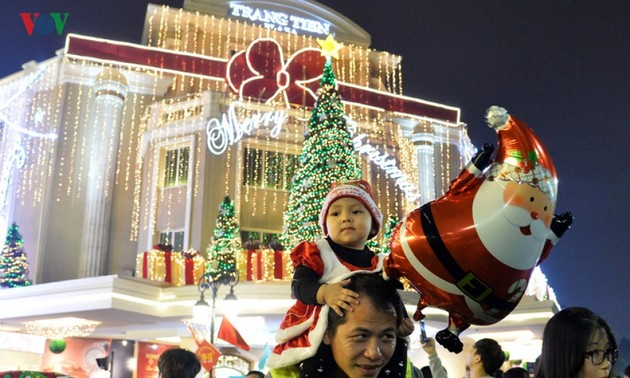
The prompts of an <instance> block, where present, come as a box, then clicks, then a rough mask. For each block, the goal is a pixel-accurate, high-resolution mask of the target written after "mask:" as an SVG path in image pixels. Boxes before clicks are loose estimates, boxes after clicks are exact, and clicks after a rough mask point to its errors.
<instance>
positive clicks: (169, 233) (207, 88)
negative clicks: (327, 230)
mask: <svg viewBox="0 0 630 378" xmlns="http://www.w3.org/2000/svg"><path fill="white" fill-rule="evenodd" d="M328 35H333V36H334V37H335V39H336V40H337V42H339V43H341V44H342V45H343V48H342V49H341V50H340V51H339V59H336V60H334V61H333V70H334V72H335V74H336V75H337V83H338V91H339V93H340V95H341V97H342V99H343V103H344V106H345V111H346V115H347V122H348V125H349V126H350V129H351V131H352V135H353V141H354V145H355V149H356V150H357V154H358V155H359V156H360V158H361V164H362V172H363V177H364V178H365V179H367V180H368V181H369V182H370V183H371V184H372V187H373V188H374V189H375V196H376V199H377V202H378V203H379V206H380V208H381V210H382V211H383V213H384V214H385V216H386V217H387V216H393V217H396V218H400V217H401V216H402V215H404V214H406V213H407V212H408V211H409V210H410V209H412V208H414V207H417V206H418V205H420V204H422V203H425V202H427V201H430V200H432V199H434V198H436V197H438V196H440V195H441V194H443V193H444V192H445V190H446V189H447V188H448V185H449V183H450V181H451V180H452V179H453V178H454V177H456V176H457V174H458V173H459V172H460V170H461V168H462V167H463V165H464V163H465V162H466V161H468V159H469V158H470V157H471V155H472V150H473V148H472V146H471V144H470V141H469V138H468V135H467V130H466V125H465V124H464V123H462V122H461V120H460V110H459V109H458V108H457V107H454V106H450V105H446V104H437V103H433V102H430V101H425V100H422V99H416V98H410V97H407V96H404V94H403V93H404V90H403V89H404V86H403V84H404V81H403V77H402V60H403V59H402V58H403V57H400V56H397V55H394V54H390V53H388V52H385V51H376V50H373V49H371V48H370V36H369V35H368V34H367V33H366V32H365V31H364V30H363V29H361V28H360V27H359V26H358V25H356V24H355V23H354V22H352V21H351V20H350V19H348V18H346V17H344V16H343V15H341V14H339V13H337V12H335V11H334V10H332V9H330V8H327V7H325V6H323V5H321V4H318V3H317V2H315V1H308V0H302V1H298V0H281V1H273V2H256V1H239V2H232V1H220V0H186V1H184V7H183V9H172V8H168V7H161V6H155V5H149V7H148V9H147V14H146V20H145V25H144V35H143V40H142V42H141V43H140V44H130V43H125V42H120V41H112V40H106V39H99V38H93V37H90V36H82V35H69V36H68V38H67V41H66V46H65V48H64V49H63V50H60V51H59V52H58V54H57V56H55V57H53V58H51V59H49V60H47V61H45V62H41V63H28V64H25V65H24V69H23V71H21V72H18V73H16V74H14V75H11V76H9V77H7V78H5V79H3V80H2V81H0V99H1V101H0V103H1V104H2V106H1V107H0V126H1V127H0V156H2V160H1V161H0V233H2V234H0V236H3V235H4V234H3V233H4V232H5V231H6V230H7V229H8V226H9V225H10V224H11V223H12V222H16V223H17V224H18V225H19V227H20V230H21V233H22V235H23V237H24V248H25V251H26V253H27V254H28V258H29V266H30V270H31V278H32V279H33V282H34V284H35V285H34V286H33V287H32V288H20V289H18V290H22V289H24V290H35V289H34V288H35V287H37V286H40V285H45V284H52V285H55V284H58V285H62V286H63V285H64V284H63V282H66V283H69V284H68V285H69V288H65V287H64V288H61V289H59V290H60V291H59V292H58V293H57V292H56V291H55V289H50V290H52V291H46V290H44V289H42V290H43V291H42V294H33V295H35V297H33V298H40V297H39V295H42V297H41V298H49V296H51V295H55V293H57V294H58V295H61V294H60V293H65V294H66V295H68V296H72V293H73V292H74V291H73V290H75V289H76V288H77V287H83V285H84V284H85V283H86V282H91V281H89V280H90V279H94V280H95V282H96V281H98V282H105V281H107V279H106V277H110V276H112V277H114V278H113V281H112V282H114V283H113V284H112V285H113V287H114V288H113V289H111V290H109V291H107V290H106V292H108V293H109V298H110V299H111V298H126V299H125V300H128V301H129V302H130V303H133V305H129V303H127V304H125V303H122V304H121V303H115V302H116V301H111V302H110V303H109V305H107V306H109V307H108V308H109V309H110V310H111V309H114V310H116V311H120V312H125V313H130V314H132V315H134V316H140V315H142V316H146V319H149V318H151V319H153V318H155V324H156V325H155V326H153V328H150V330H147V329H146V327H144V328H143V326H140V325H138V324H140V323H142V321H140V320H137V319H136V318H135V317H134V320H133V321H135V322H136V323H133V321H131V320H130V323H129V324H126V325H125V326H124V327H123V328H124V329H123V330H122V331H121V330H120V329H119V328H117V327H116V326H113V325H112V326H111V327H107V326H104V327H101V329H102V330H101V332H100V335H101V336H104V337H111V338H120V339H154V338H155V337H148V336H147V335H148V334H152V335H153V336H156V335H158V334H160V332H157V331H155V330H156V329H158V328H162V329H164V328H168V327H165V326H164V324H161V323H163V322H161V320H160V319H162V320H163V319H166V318H168V319H170V321H171V322H172V321H173V320H172V318H178V317H179V318H181V317H182V314H184V313H186V312H187V311H188V308H189V307H190V306H192V303H193V302H194V300H195V299H196V296H197V291H196V287H192V288H173V291H172V292H169V294H168V295H166V294H165V291H166V292H168V291H169V290H170V289H163V288H161V287H160V286H159V285H158V286H157V287H155V285H154V286H151V287H153V289H147V286H145V285H146V283H144V282H139V281H140V280H137V278H134V277H133V276H134V272H136V269H137V256H138V254H141V253H143V252H145V251H149V250H151V249H152V246H154V245H155V244H158V243H164V242H166V241H167V240H168V241H169V242H170V243H171V244H173V246H174V250H176V251H189V250H196V251H201V253H202V254H203V252H204V251H205V250H206V248H207V247H208V245H209V243H210V240H211V237H212V231H213V229H214V227H215V222H216V219H217V216H218V211H219V210H218V208H219V204H220V203H221V201H222V200H223V198H224V197H225V196H230V198H232V199H233V200H234V201H235V205H236V206H235V208H236V214H237V219H238V222H239V226H240V230H241V233H242V239H243V240H244V241H246V240H252V239H257V240H259V241H260V243H261V244H262V245H266V244H267V243H269V242H271V241H272V240H274V238H275V237H276V236H277V235H278V234H280V233H281V232H282V227H283V224H282V222H283V216H282V215H283V212H284V210H285V208H286V204H287V200H288V193H289V189H290V186H291V177H292V174H293V172H295V170H296V169H297V167H298V164H299V162H298V159H297V156H298V155H299V153H300V150H301V144H302V141H303V139H304V133H305V131H306V126H307V123H308V120H309V117H310V115H311V109H312V106H313V104H314V102H315V101H316V97H315V90H316V89H317V85H318V83H319V78H320V77H321V75H322V68H323V62H324V58H323V57H322V56H321V53H320V50H319V47H318V43H317V40H318V39H319V40H322V39H325V38H327V36H328ZM285 278H286V277H285ZM86 280H88V281H86ZM72 282H76V284H73V283H72ZM107 282H109V281H107ZM117 282H122V284H121V285H122V286H123V287H124V289H122V290H121V291H117V290H118V289H116V287H118V286H117V285H118V284H117ZM136 284H137V285H141V286H138V288H137V289H134V288H133V287H132V286H133V285H136ZM262 284H263V283H257V282H242V283H241V284H239V288H238V289H237V295H238V296H239V299H241V298H243V299H244V300H245V302H246V301H247V300H251V303H250V308H249V309H247V308H245V310H244V312H245V313H246V314H247V313H248V312H249V313H250V314H252V315H253V314H259V315H260V314H262V316H263V317H265V320H266V321H267V322H268V324H267V325H266V328H267V329H272V330H273V329H274V327H277V322H278V321H279V317H280V316H281V314H282V313H283V309H286V308H288V305H289V303H290V302H287V301H286V299H287V298H288V283H286V282H281V283H279V284H278V283H273V285H272V286H267V287H266V288H265V289H261V288H260V285H262ZM103 285H104V286H108V285H109V283H103ZM128 285H131V286H128ZM257 285H258V286H257ZM277 285H280V286H279V287H278V286H277ZM88 286H89V285H88ZM44 287H45V286H41V288H44ZM46 287H51V286H46ZM73 287H74V288H73ZM108 287H109V286H108ZM154 289H155V290H157V291H156V292H155V293H154V291H153V290H154ZM239 290H241V292H240V293H239ZM141 291H144V292H151V294H147V295H149V297H147V298H144V299H143V300H145V301H149V302H151V303H149V304H146V303H144V304H138V303H140V302H142V301H141V300H139V299H138V298H136V297H135V296H136V294H134V293H137V292H141ZM263 291H264V292H270V293H277V297H276V296H274V295H276V294H272V295H271V296H270V297H269V300H270V301H275V300H279V299H281V300H283V301H284V302H281V303H279V304H278V303H277V302H273V303H274V304H273V305H272V304H270V303H271V302H269V303H267V304H264V305H263V306H266V307H267V308H266V310H268V313H265V312H264V311H263V310H261V308H260V303H259V302H255V301H256V300H258V298H260V297H261V296H264V295H262V294H261V292H263ZM44 292H45V293H44ZM2 294H4V293H2ZM169 295H172V296H173V298H170V297H169ZM20 297H21V295H13V294H6V295H5V296H4V297H3V298H4V299H3V300H5V301H7V302H5V303H15V304H16V305H17V306H19V303H20ZM129 297H131V298H132V299H129ZM140 297H142V296H140ZM165 297H169V298H170V299H164V298H165ZM41 298H40V299H41ZM133 298H135V299H133ZM136 299H137V300H136ZM121 300H122V299H121ZM123 301H124V300H123ZM173 301H175V302H176V303H175V302H173ZM184 302H185V305H184V304H182V303H184ZM551 302H553V300H551ZM545 303H547V304H548V302H545ZM135 305H138V306H145V307H142V309H141V310H139V309H136V308H135V307H134V306H135ZM68 306H69V307H68V308H69V309H68V312H69V313H70V312H72V311H73V310H72V308H73V307H72V306H73V305H68ZM107 306H106V307H107ZM151 306H157V307H156V308H163V307H164V306H165V307H166V308H168V310H164V313H163V314H160V313H159V311H158V310H152V309H151V308H153V307H151ZM243 306H244V307H247V305H243ZM257 306H258V307H257ZM274 306H277V308H274ZM283 306H284V307H283ZM553 306H554V305H553V303H552V304H551V307H553ZM272 308H273V309H272ZM98 309H99V307H98V306H94V307H90V308H85V309H83V310H82V311H88V312H89V311H94V316H97V317H98V316H99V315H95V314H96V311H97V310H98ZM78 310H79V309H78V308H77V311H78ZM29 311H30V312H29ZM58 312H59V311H54V310H52V307H51V308H48V307H45V306H44V307H40V308H37V309H32V310H30V309H24V311H23V312H20V311H17V312H16V315H11V316H10V315H6V316H5V317H3V318H2V319H4V320H3V321H6V322H12V323H15V324H19V321H20V319H22V318H29V317H46V316H47V315H52V314H57V313H58ZM61 312H63V311H61ZM155 312H158V313H157V314H156V313H155ZM102 317H104V318H105V317H106V316H102ZM152 317H153V318H152ZM443 317H444V314H439V313H436V315H435V319H436V320H441V319H442V318H443ZM103 322H104V323H107V321H106V320H105V319H103ZM173 327H175V326H173ZM177 328H178V329H180V330H178V331H176V332H174V335H181V329H182V328H183V327H182V326H181V324H179V326H177ZM183 332H184V333H185V332H186V330H185V328H184V331H183ZM97 333H98V331H97ZM266 342H268V340H267V339H264V338H263V339H261V340H260V341H259V342H257V343H256V347H257V348H258V352H257V353H258V357H260V353H262V352H261V348H262V346H264V344H265V343H266ZM250 359H251V360H255V359H256V354H254V355H252V356H250Z"/></svg>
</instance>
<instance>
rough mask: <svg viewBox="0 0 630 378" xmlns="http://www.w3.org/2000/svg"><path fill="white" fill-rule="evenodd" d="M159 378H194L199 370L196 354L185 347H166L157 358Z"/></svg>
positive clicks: (199, 364)
mask: <svg viewBox="0 0 630 378" xmlns="http://www.w3.org/2000/svg"><path fill="white" fill-rule="evenodd" d="M157 366H158V371H159V378H195V376H197V374H198V373H199V371H201V363H200V362H199V359H198V358H197V356H196V355H195V354H194V353H193V352H191V351H189V350H186V349H182V348H173V349H168V350H166V351H164V352H162V354H160V357H159V358H158V363H157Z"/></svg>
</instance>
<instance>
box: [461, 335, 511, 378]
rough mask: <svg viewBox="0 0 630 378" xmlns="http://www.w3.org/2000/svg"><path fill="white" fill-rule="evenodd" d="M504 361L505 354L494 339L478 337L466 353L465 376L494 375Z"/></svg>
mask: <svg viewBox="0 0 630 378" xmlns="http://www.w3.org/2000/svg"><path fill="white" fill-rule="evenodd" d="M504 361H505V354H504V353H503V349H501V345H499V343H498V342H496V340H492V339H480V340H477V342H475V344H473V347H472V349H471V350H470V351H469V352H468V354H467V355H466V377H467V378H482V377H493V376H496V375H495V374H496V373H497V371H498V370H500V369H501V365H503V362H504Z"/></svg>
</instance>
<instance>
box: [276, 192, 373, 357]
mask: <svg viewBox="0 0 630 378" xmlns="http://www.w3.org/2000/svg"><path fill="white" fill-rule="evenodd" d="M342 197H352V198H356V199H357V200H359V201H360V202H361V203H362V204H363V205H364V206H365V207H366V209H368V211H369V212H370V214H371V216H372V220H373V230H372V232H371V233H370V235H369V237H370V238H371V237H374V236H375V235H376V234H378V232H379V230H380V227H381V224H382V220H383V215H382V214H381V212H380V210H379V209H378V207H377V206H376V203H375V201H374V198H373V197H372V194H371V189H370V186H369V184H368V183H367V182H365V181H363V180H359V181H352V182H344V183H341V184H339V185H334V186H333V188H332V189H331V191H330V193H329V194H328V195H327V196H326V198H325V200H324V204H323V207H322V212H321V213H320V218H319V223H320V227H321V228H322V231H323V233H324V235H327V234H328V230H327V228H326V216H327V214H328V209H329V207H330V205H331V204H332V203H333V202H334V201H335V200H337V199H339V198H342ZM357 253H361V251H357ZM370 253H371V254H372V255H374V254H373V253H372V252H370ZM291 260H292V262H293V266H294V267H295V268H297V267H298V266H301V265H303V266H306V267H308V268H310V269H312V270H313V271H314V272H315V273H316V274H317V275H318V276H319V277H320V279H319V281H318V282H319V283H322V284H323V283H326V284H331V283H336V282H339V281H343V280H344V279H346V278H348V277H350V276H351V275H353V274H356V273H358V272H378V271H381V270H382V269H383V256H382V255H381V256H379V255H374V256H373V257H372V258H371V260H370V266H369V267H365V266H364V267H359V266H355V265H352V264H351V263H349V262H347V261H345V260H341V259H339V257H338V256H337V254H336V253H335V252H334V251H333V249H332V247H331V245H330V244H329V242H328V240H326V239H318V240H316V241H315V242H302V243H300V244H299V245H298V246H297V247H296V248H295V249H294V250H293V251H292V252H291ZM328 311H329V307H328V305H315V304H310V305H309V304H305V303H303V302H302V301H300V300H297V301H296V303H295V304H294V305H293V306H292V307H291V308H290V309H289V310H288V311H287V314H286V315H285V317H284V319H283V320H282V323H281V324H280V329H279V330H278V332H277V334H276V342H277V343H278V345H277V346H276V347H275V348H274V350H273V352H272V353H271V355H270V356H269V359H268V360H267V366H269V367H270V368H273V369H276V368H282V367H285V366H289V365H293V364H296V363H298V362H300V361H303V360H305V359H307V358H309V357H312V356H313V355H315V353H316V352H317V349H318V348H319V346H320V344H321V342H322V339H323V337H324V332H325V331H326V328H327V325H328V324H327V323H328Z"/></svg>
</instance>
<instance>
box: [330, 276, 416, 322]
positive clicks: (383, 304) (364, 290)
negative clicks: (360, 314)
mask: <svg viewBox="0 0 630 378" xmlns="http://www.w3.org/2000/svg"><path fill="white" fill-rule="evenodd" d="M349 278H350V283H349V284H348V285H346V286H345V288H346V289H349V290H352V291H354V292H356V293H358V294H359V300H361V299H360V298H361V297H363V298H366V297H367V298H370V300H371V302H372V305H374V307H375V308H376V309H377V310H380V311H388V310H389V309H391V308H393V309H394V311H396V326H397V327H398V326H400V324H401V323H402V319H403V311H404V307H403V302H402V300H401V299H400V295H399V294H398V291H397V290H396V289H398V288H399V287H400V286H401V285H400V282H398V281H396V280H393V279H389V280H386V279H384V278H383V275H382V273H380V272H378V273H357V274H354V275H352V276H350V277H349ZM347 319H348V317H347V316H339V315H337V313H336V312H335V311H328V329H329V330H331V331H332V332H333V334H334V333H335V332H336V331H337V327H339V326H340V325H341V324H344V323H345V322H346V320H347Z"/></svg>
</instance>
